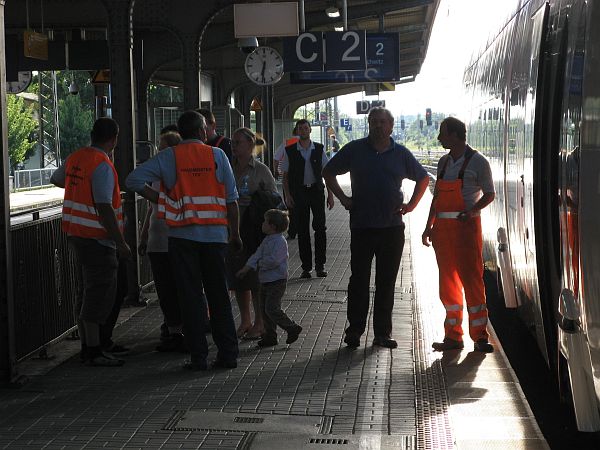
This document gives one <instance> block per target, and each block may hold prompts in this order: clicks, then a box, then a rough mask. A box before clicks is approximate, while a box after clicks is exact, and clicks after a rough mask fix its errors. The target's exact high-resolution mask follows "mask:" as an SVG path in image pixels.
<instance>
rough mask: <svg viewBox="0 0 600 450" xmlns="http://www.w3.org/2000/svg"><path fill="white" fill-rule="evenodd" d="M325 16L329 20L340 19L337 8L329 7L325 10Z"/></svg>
mask: <svg viewBox="0 0 600 450" xmlns="http://www.w3.org/2000/svg"><path fill="white" fill-rule="evenodd" d="M325 14H327V17H331V18H335V17H340V9H339V8H338V7H337V6H330V7H329V8H327V9H326V10H325Z"/></svg>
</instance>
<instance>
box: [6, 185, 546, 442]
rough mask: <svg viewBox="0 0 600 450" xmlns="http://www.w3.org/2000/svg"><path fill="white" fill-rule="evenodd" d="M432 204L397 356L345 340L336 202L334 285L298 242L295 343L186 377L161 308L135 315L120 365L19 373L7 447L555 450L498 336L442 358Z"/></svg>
mask: <svg viewBox="0 0 600 450" xmlns="http://www.w3.org/2000/svg"><path fill="white" fill-rule="evenodd" d="M407 190H409V189H407ZM407 195H410V193H409V192H408V193H407ZM430 200H431V196H430V194H429V193H426V196H425V197H424V199H423V201H422V204H421V205H419V207H418V208H417V210H416V211H414V212H413V213H411V214H410V215H409V219H408V221H407V229H406V235H407V241H406V246H405V250H404V254H403V257H402V266H401V271H400V273H399V276H398V279H397V283H396V302H395V308H394V315H393V324H394V332H393V337H394V338H396V340H397V341H398V344H399V345H398V348H397V349H394V350H389V349H385V348H382V347H374V346H372V345H371V343H372V339H373V335H372V328H370V329H369V330H368V331H367V333H366V334H365V335H364V336H363V337H362V339H361V346H360V347H359V348H358V349H356V350H354V351H351V350H349V349H347V348H346V346H345V344H344V343H343V338H344V328H345V326H346V300H347V284H348V279H349V276H350V231H349V228H348V214H347V212H346V211H345V210H344V209H343V208H342V207H341V206H340V205H339V204H337V205H336V206H335V208H334V209H333V210H332V211H329V212H328V216H327V220H328V230H327V233H328V249H327V256H328V262H327V269H328V271H329V276H328V277H327V278H312V279H300V278H299V275H300V273H301V269H300V260H299V257H298V251H297V242H296V241H295V240H291V241H289V249H290V279H289V284H288V290H287V293H286V296H285V302H284V308H285V309H286V311H287V314H288V315H290V316H291V317H292V318H293V319H294V320H295V321H297V322H298V323H300V324H301V325H302V327H303V332H302V334H301V335H300V338H299V340H298V341H297V342H295V343H294V344H292V345H289V346H288V345H285V344H284V343H283V342H284V339H281V338H280V344H279V345H277V346H275V347H269V348H265V349H258V348H257V346H256V341H240V358H239V361H238V367H237V369H234V370H208V371H206V372H188V371H185V370H183V369H182V368H181V365H182V363H183V360H184V359H185V355H181V354H175V353H158V352H155V351H154V347H155V346H156V344H157V343H158V337H159V327H160V324H161V322H162V315H161V313H160V309H159V308H158V304H157V302H152V303H150V305H149V306H147V307H145V308H135V309H134V308H127V309H124V310H123V313H122V317H121V321H122V323H121V324H120V325H119V326H118V327H117V329H116V330H115V333H116V341H117V342H118V343H120V344H122V345H125V346H127V347H131V348H132V352H131V354H130V355H128V356H126V357H124V358H125V359H126V363H125V365H124V366H123V367H118V368H102V367H87V366H84V365H82V364H81V363H80V362H79V359H78V357H76V356H75V354H76V352H77V349H78V344H77V342H73V341H70V342H69V341H65V342H64V343H61V344H59V345H57V346H56V349H54V354H56V355H57V358H56V359H55V360H54V361H53V362H51V363H48V362H43V361H34V360H31V361H27V362H25V363H23V364H21V367H20V370H21V371H23V372H26V373H28V374H29V376H30V377H31V380H30V381H29V383H27V384H25V385H24V386H23V387H21V388H19V389H12V390H8V389H2V390H0V447H1V448H18V449H24V448H45V449H61V448H63V449H64V448H86V449H99V448H140V449H154V448H156V449H159V448H160V449H175V448H185V449H189V448H206V449H212V448H215V449H216V448H223V449H236V448H237V449H324V448H339V449H359V448H360V449H454V448H458V449H482V448H486V449H505V448H513V449H546V448H548V446H547V444H546V442H545V440H544V438H543V436H542V434H541V432H540V430H539V428H538V426H537V424H536V421H535V418H534V417H533V414H532V412H531V410H530V408H529V406H528V404H527V402H526V400H525V398H524V395H523V393H522V391H521V388H520V386H519V384H518V381H517V379H516V377H515V374H514V372H513V370H512V369H511V367H510V365H509V364H508V361H507V358H506V356H505V355H504V353H503V351H502V348H501V346H500V344H499V343H498V342H497V340H496V339H495V335H494V332H493V330H492V329H491V328H490V331H491V337H492V339H491V341H492V343H493V344H494V346H495V347H496V351H495V352H494V353H492V354H487V355H486V354H481V353H478V352H474V351H472V349H473V343H472V342H470V341H468V339H467V340H466V341H465V350H463V351H457V350H456V351H451V352H445V353H444V354H442V353H436V352H433V351H432V349H431V343H432V342H433V341H434V340H439V339H441V338H442V337H443V326H442V324H443V318H444V312H443V307H442V306H441V303H440V302H439V300H438V297H437V266H436V264H435V257H434V254H433V250H431V248H425V247H423V246H422V245H421V243H420V235H421V230H422V229H423V225H424V223H425V220H426V215H427V210H428V204H429V202H430ZM233 303H234V304H235V301H233ZM235 312H236V315H237V310H235ZM371 313H372V309H371ZM236 321H238V322H239V317H236ZM370 326H371V327H372V325H371V324H370ZM214 354H215V348H214V346H211V355H210V356H212V357H214ZM67 358H68V359H67ZM63 359H66V361H65V362H63V363H62V364H58V365H57V364H56V363H57V361H61V360H63ZM48 364H51V365H53V366H55V367H53V368H52V369H51V370H48Z"/></svg>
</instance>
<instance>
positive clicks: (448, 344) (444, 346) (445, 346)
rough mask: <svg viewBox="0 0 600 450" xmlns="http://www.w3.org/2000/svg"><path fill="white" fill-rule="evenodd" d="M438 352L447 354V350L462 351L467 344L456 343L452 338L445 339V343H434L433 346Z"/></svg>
mask: <svg viewBox="0 0 600 450" xmlns="http://www.w3.org/2000/svg"><path fill="white" fill-rule="evenodd" d="M431 346H432V347H433V349H434V350H435V351H436V352H445V351H446V350H462V349H463V348H465V344H464V343H463V342H462V341H456V340H454V339H450V338H444V341H443V342H434V343H433V344H431Z"/></svg>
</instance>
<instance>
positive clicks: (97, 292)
mask: <svg viewBox="0 0 600 450" xmlns="http://www.w3.org/2000/svg"><path fill="white" fill-rule="evenodd" d="M68 242H69V247H70V248H71V251H72V253H73V256H74V259H75V284H76V296H77V298H76V302H75V318H76V320H77V322H78V325H79V326H80V327H81V321H82V320H83V321H87V322H92V323H97V324H98V325H99V326H100V337H101V342H102V338H103V334H104V336H106V335H107V334H108V328H109V327H110V335H112V328H113V327H114V322H113V323H112V325H110V321H111V315H112V314H113V310H114V309H115V308H116V306H115V304H116V303H117V300H118V297H117V272H118V267H119V263H118V260H117V252H116V250H115V249H113V248H110V247H106V246H104V245H102V244H99V243H98V241H96V240H95V239H84V238H80V237H74V236H70V237H69V241H68ZM121 301H122V297H121ZM120 307H121V305H120V303H119V305H118V308H117V316H118V314H119V308H120ZM115 322H116V319H115ZM103 330H104V331H103ZM110 335H109V339H110ZM80 337H81V339H82V340H83V339H84V336H83V335H81V329H80ZM82 343H83V341H82Z"/></svg>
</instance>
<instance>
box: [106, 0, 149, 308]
mask: <svg viewBox="0 0 600 450" xmlns="http://www.w3.org/2000/svg"><path fill="white" fill-rule="evenodd" d="M103 1H104V4H105V6H106V10H107V13H108V43H109V51H110V78H111V110H112V117H113V119H115V120H116V121H117V123H118V124H119V140H118V143H117V148H116V149H115V153H114V161H115V168H116V169H117V173H118V175H119V184H120V186H121V188H124V187H125V178H127V175H129V173H130V172H131V171H132V170H133V168H134V167H135V141H136V137H135V136H136V134H135V133H136V126H135V107H134V105H135V103H134V101H135V99H134V92H135V90H134V84H133V55H132V50H133V5H134V3H135V0H103ZM123 213H124V216H125V233H124V234H125V241H126V242H127V244H128V245H129V247H130V248H131V254H132V258H131V260H130V261H128V263H127V286H128V289H127V296H128V298H129V301H134V300H137V296H139V284H140V283H139V276H138V270H137V268H138V265H137V252H136V249H137V233H138V220H137V208H136V203H135V193H134V192H127V193H126V194H125V196H124V198H123Z"/></svg>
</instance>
